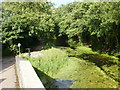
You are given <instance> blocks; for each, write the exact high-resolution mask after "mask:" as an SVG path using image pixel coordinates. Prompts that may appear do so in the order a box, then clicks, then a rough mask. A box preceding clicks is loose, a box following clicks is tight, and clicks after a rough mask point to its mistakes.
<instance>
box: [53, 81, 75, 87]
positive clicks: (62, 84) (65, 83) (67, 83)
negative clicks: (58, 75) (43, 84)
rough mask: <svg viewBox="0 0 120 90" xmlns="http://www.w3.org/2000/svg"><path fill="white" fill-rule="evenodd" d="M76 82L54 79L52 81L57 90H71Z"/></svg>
mask: <svg viewBox="0 0 120 90" xmlns="http://www.w3.org/2000/svg"><path fill="white" fill-rule="evenodd" d="M74 82H75V81H73V80H60V79H54V80H52V83H54V85H55V86H56V87H57V88H70V86H71V85H72V84H73V83H74Z"/></svg>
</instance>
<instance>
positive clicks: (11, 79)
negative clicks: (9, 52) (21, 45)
mask: <svg viewBox="0 0 120 90" xmlns="http://www.w3.org/2000/svg"><path fill="white" fill-rule="evenodd" d="M0 65H2V70H1V71H0V89H1V88H18V87H19V85H18V80H17V75H16V69H15V58H14V57H8V58H3V59H2V62H1V61H0Z"/></svg>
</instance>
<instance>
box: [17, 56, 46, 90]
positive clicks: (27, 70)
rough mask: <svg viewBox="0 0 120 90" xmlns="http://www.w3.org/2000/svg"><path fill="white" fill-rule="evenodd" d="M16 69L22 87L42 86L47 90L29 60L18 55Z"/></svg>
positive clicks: (43, 89)
mask: <svg viewBox="0 0 120 90" xmlns="http://www.w3.org/2000/svg"><path fill="white" fill-rule="evenodd" d="M16 70H17V75H18V80H19V85H20V88H41V89H42V90H45V87H44V86H43V84H42V82H41V80H40V79H39V77H38V76H37V74H36V72H35V71H34V69H33V67H32V65H31V63H30V62H29V61H28V60H25V59H22V58H20V57H18V56H16Z"/></svg>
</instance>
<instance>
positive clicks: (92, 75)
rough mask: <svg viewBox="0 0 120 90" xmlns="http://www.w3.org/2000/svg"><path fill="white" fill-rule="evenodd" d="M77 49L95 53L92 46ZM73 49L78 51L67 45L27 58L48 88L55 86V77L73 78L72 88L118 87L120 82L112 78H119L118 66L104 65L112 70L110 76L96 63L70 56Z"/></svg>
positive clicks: (83, 52) (85, 52)
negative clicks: (109, 66)
mask: <svg viewBox="0 0 120 90" xmlns="http://www.w3.org/2000/svg"><path fill="white" fill-rule="evenodd" d="M77 49H78V51H79V50H83V51H82V52H80V55H82V54H88V55H89V54H93V53H94V52H92V51H91V49H90V48H86V47H78V48H77ZM72 51H74V52H78V51H75V50H73V49H71V48H67V47H60V49H57V48H51V49H48V50H42V51H40V53H41V56H39V57H36V58H32V57H25V58H26V59H27V60H30V62H31V63H32V65H33V67H34V68H35V70H36V69H37V73H38V75H39V76H40V79H41V80H42V81H43V84H45V86H46V88H48V87H51V88H52V87H55V86H54V85H53V84H52V82H51V80H53V79H60V80H73V81H74V83H73V84H72V86H71V87H70V88H117V86H118V82H116V81H114V80H113V79H112V78H114V77H115V78H118V76H117V75H116V73H117V72H115V71H116V69H117V67H116V66H115V67H114V66H111V68H107V67H104V69H105V71H107V70H109V71H107V72H110V74H109V73H108V74H109V75H112V74H113V77H112V78H110V77H109V76H107V75H106V73H105V72H103V71H102V70H101V69H100V68H99V67H97V65H96V63H93V62H90V61H86V60H84V59H82V58H78V57H77V58H76V57H68V55H69V53H72ZM95 53H96V52H95ZM73 54H76V53H73ZM106 64H107V63H106ZM112 67H114V69H113V68H112ZM110 70H112V71H110ZM43 73H44V74H43ZM115 78H114V79H115ZM46 84H47V85H46ZM51 85H53V86H51Z"/></svg>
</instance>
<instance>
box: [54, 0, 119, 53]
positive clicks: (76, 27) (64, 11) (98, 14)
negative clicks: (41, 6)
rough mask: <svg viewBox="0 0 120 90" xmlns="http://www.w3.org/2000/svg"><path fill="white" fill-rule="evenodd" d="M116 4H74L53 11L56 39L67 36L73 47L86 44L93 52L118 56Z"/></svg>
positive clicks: (117, 9)
mask: <svg viewBox="0 0 120 90" xmlns="http://www.w3.org/2000/svg"><path fill="white" fill-rule="evenodd" d="M119 5H120V2H96V3H92V2H87V3H85V2H82V3H81V2H73V3H70V4H68V5H64V6H61V7H59V8H57V9H55V10H54V11H53V13H54V18H55V22H57V23H56V24H57V27H56V28H58V31H59V35H58V36H62V35H66V36H67V37H68V44H69V45H70V46H72V47H76V45H77V43H79V44H80V45H82V44H84V43H86V45H89V44H91V45H92V48H93V49H95V50H100V51H106V52H110V53H111V54H112V52H111V51H114V53H116V52H117V53H118V52H119V47H120V43H119V42H120V39H119V38H120V37H119V34H120V32H119V31H120V30H119V28H120V27H119V26H120V19H119V18H120V14H119V10H120V7H119ZM58 38H59V37H58ZM116 50H117V51H116ZM110 53H109V54H110Z"/></svg>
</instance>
